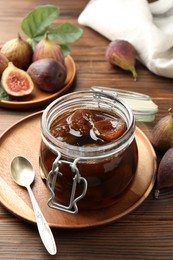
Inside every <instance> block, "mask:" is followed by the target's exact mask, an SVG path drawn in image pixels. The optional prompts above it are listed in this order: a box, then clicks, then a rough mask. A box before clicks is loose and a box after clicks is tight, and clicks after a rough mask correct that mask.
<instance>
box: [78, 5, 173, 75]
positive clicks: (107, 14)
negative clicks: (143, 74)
mask: <svg viewBox="0 0 173 260" xmlns="http://www.w3.org/2000/svg"><path fill="white" fill-rule="evenodd" d="M78 22H79V24H80V25H84V26H88V27H90V28H92V29H94V30H95V31H97V32H99V33H100V34H101V35H103V36H105V37H106V38H108V39H109V40H111V41H113V40H116V39H121V40H127V41H129V42H131V43H132V44H133V45H134V47H135V48H136V50H137V54H138V56H137V58H138V59H139V60H140V61H141V62H142V63H143V64H144V65H145V66H146V67H147V68H148V69H149V70H150V71H152V72H153V73H155V74H157V75H160V76H164V77H168V78H173V0H158V1H156V2H154V3H150V4H149V3H148V2H147V0H90V2H89V3H88V5H87V6H86V7H85V9H84V10H83V11H82V13H81V14H80V16H79V18H78Z"/></svg>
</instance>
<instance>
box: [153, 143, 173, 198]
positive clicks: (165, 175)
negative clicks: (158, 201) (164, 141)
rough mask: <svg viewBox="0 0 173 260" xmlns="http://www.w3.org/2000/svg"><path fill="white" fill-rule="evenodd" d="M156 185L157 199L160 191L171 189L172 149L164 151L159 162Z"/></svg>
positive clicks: (172, 176) (172, 178) (172, 172)
mask: <svg viewBox="0 0 173 260" xmlns="http://www.w3.org/2000/svg"><path fill="white" fill-rule="evenodd" d="M156 184H157V185H156V186H157V187H156V190H155V198H158V196H159V193H160V189H163V188H169V187H173V147H171V148H169V149H168V150H167V151H166V153H165V154H164V156H163V157H162V159H161V161H160V164H159V167H158V172H157V183H156Z"/></svg>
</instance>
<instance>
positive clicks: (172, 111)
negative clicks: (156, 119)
mask: <svg viewBox="0 0 173 260" xmlns="http://www.w3.org/2000/svg"><path fill="white" fill-rule="evenodd" d="M168 113H169V114H170V115H171V116H173V109H172V107H170V108H169V109H168Z"/></svg>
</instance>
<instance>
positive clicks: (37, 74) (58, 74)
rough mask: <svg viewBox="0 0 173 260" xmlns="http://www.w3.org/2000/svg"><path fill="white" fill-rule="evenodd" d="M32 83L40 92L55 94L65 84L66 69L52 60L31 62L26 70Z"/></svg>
mask: <svg viewBox="0 0 173 260" xmlns="http://www.w3.org/2000/svg"><path fill="white" fill-rule="evenodd" d="M27 72H28V74H29V75H30V76H31V78H32V80H33V82H34V83H35V84H36V85H37V86H38V87H39V88H40V89H42V90H44V91H47V92H55V91H58V90H60V89H61V88H62V87H63V86H64V83H65V79H66V75H67V72H66V69H65V67H64V66H63V65H62V64H61V63H60V62H57V61H56V60H54V59H41V60H37V61H35V62H33V63H32V64H31V65H30V66H29V68H28V70H27Z"/></svg>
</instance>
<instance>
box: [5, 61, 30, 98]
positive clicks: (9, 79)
mask: <svg viewBox="0 0 173 260" xmlns="http://www.w3.org/2000/svg"><path fill="white" fill-rule="evenodd" d="M1 84H2V88H3V89H4V91H5V92H6V93H7V94H8V95H10V96H14V97H22V96H26V95H29V94H31V92H32V90H33V88H34V84H33V82H32V79H31V78H30V76H29V75H28V73H27V72H26V71H24V70H21V69H19V68H17V67H16V66H14V65H13V63H12V62H9V63H8V67H7V68H6V69H5V70H4V71H3V73H2V78H1Z"/></svg>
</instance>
